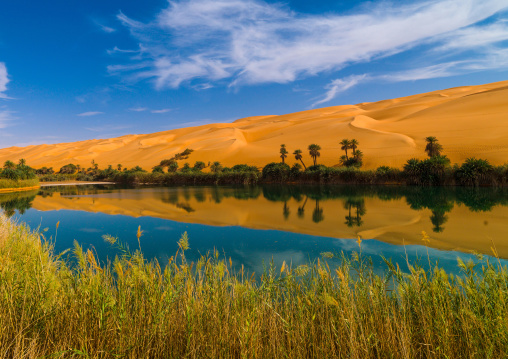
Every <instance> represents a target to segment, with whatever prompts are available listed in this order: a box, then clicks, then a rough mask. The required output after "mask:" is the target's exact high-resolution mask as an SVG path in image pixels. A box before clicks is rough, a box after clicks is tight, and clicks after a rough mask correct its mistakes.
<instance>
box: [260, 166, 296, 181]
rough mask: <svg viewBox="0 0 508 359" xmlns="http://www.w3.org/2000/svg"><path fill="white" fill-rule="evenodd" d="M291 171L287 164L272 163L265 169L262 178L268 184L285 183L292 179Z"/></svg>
mask: <svg viewBox="0 0 508 359" xmlns="http://www.w3.org/2000/svg"><path fill="white" fill-rule="evenodd" d="M290 170H291V168H290V167H289V165H287V164H285V163H277V162H272V163H269V164H267V165H266V166H265V167H263V171H262V178H263V180H264V181H267V182H285V181H287V180H288V179H289V177H290Z"/></svg>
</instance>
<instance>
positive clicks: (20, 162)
mask: <svg viewBox="0 0 508 359" xmlns="http://www.w3.org/2000/svg"><path fill="white" fill-rule="evenodd" d="M19 165H20V166H24V165H26V160H25V159H24V158H21V159H20V160H19Z"/></svg>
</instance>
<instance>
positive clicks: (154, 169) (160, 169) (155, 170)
mask: <svg viewBox="0 0 508 359" xmlns="http://www.w3.org/2000/svg"><path fill="white" fill-rule="evenodd" d="M152 173H164V169H163V168H162V166H155V167H154V168H153V169H152Z"/></svg>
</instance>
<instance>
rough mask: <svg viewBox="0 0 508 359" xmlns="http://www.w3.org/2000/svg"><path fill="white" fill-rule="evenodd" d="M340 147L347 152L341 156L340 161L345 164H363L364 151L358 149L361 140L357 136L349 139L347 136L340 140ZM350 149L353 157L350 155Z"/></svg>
mask: <svg viewBox="0 0 508 359" xmlns="http://www.w3.org/2000/svg"><path fill="white" fill-rule="evenodd" d="M339 145H340V146H341V147H340V149H341V150H343V151H344V152H345V153H346V154H345V155H343V156H341V157H340V163H341V164H342V165H343V166H347V167H349V166H359V165H360V166H361V164H362V159H363V152H362V151H360V150H359V149H358V145H359V142H358V140H356V139H355V138H353V139H352V140H349V139H347V138H345V139H343V140H342V141H340V142H339ZM348 150H352V151H351V157H349V155H348V152H347V151H348Z"/></svg>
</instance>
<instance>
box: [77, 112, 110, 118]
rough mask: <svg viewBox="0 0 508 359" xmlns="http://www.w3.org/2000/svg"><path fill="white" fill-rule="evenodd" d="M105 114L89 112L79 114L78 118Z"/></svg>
mask: <svg viewBox="0 0 508 359" xmlns="http://www.w3.org/2000/svg"><path fill="white" fill-rule="evenodd" d="M103 113H104V112H100V111H88V112H83V113H79V114H77V115H76V116H82V117H87V116H96V115H102V114H103Z"/></svg>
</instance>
